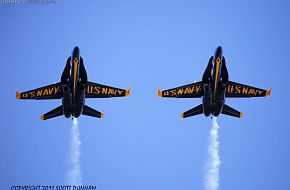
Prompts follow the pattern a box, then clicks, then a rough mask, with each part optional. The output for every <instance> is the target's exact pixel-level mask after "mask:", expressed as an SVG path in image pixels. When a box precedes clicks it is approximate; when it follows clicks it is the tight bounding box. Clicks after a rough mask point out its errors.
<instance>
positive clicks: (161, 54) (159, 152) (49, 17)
mask: <svg viewBox="0 0 290 190" xmlns="http://www.w3.org/2000/svg"><path fill="white" fill-rule="evenodd" d="M289 8H290V4H289V2H288V1H273V0H270V1H267V2H265V1H248V0H246V1H240V2H235V1H214V2H213V1H189V0H188V1H185V0H182V1H173V0H169V1H168V0H146V1H145V0H139V1H137V0H135V1H134V0H131V1H129V0H128V1H110V0H109V1H100V0H98V1H89V2H83V1H76V0H74V1H71V2H70V3H68V2H63V1H59V0H56V3H55V4H53V5H24V4H20V5H0V16H1V17H0V23H1V31H0V39H1V40H0V42H1V43H0V52H1V71H2V72H1V73H2V81H3V82H2V90H1V93H0V94H1V95H0V96H1V100H2V109H0V115H1V133H0V151H1V158H0V161H1V162H0V187H1V189H9V188H10V186H11V185H19V184H20V185H26V184H31V185H35V184H41V185H43V184H47V185H60V184H65V181H66V179H65V178H66V172H67V170H68V164H67V162H68V157H69V156H68V153H69V149H68V148H69V140H70V139H69V128H70V127H71V125H72V120H70V119H65V118H64V117H59V118H56V119H52V120H48V121H44V122H43V121H40V120H39V116H40V115H42V114H43V113H45V112H47V111H49V110H51V109H53V108H55V107H57V106H58V105H59V104H60V103H61V101H60V100H53V101H17V100H16V99H15V90H16V89H19V90H21V91H23V90H28V89H33V88H36V87H39V86H44V85H47V84H50V83H53V82H58V81H59V80H60V75H61V72H62V70H63V68H64V66H65V61H66V59H67V58H68V56H70V53H71V51H72V49H73V47H74V46H76V45H78V46H79V47H80V50H81V53H82V57H83V58H84V63H85V67H86V69H87V73H88V79H89V80H90V81H94V82H98V83H103V84H107V85H112V86H116V87H121V88H127V87H129V86H130V87H131V96H130V97H128V98H119V99H118V98H115V99H94V100H87V104H88V105H89V106H91V107H93V108H95V109H97V110H99V111H102V112H103V113H105V118H104V119H102V120H100V119H95V118H90V117H86V116H82V117H80V118H79V127H80V134H81V137H80V138H81V142H82V144H81V151H82V156H81V168H82V177H83V183H84V184H88V185H96V186H97V187H98V189H100V190H112V189H120V190H122V189H126V190H131V189H132V190H133V189H134V190H135V189H138V190H147V189H152V190H154V189H156V190H157V189H158V190H160V189H166V190H177V189H178V190H179V189H184V190H190V189H203V181H204V180H203V178H204V173H205V172H204V168H205V164H206V161H207V147H208V134H209V131H210V127H211V119H210V118H206V117H204V116H197V117H191V118H189V119H183V120H182V119H180V118H179V115H180V113H182V112H184V111H186V110H188V109H190V108H192V107H194V106H196V105H198V104H200V103H201V100H200V99H160V98H159V97H158V96H157V88H158V87H160V88H161V89H167V88H171V87H175V86H179V85H184V84H187V83H191V82H193V81H198V80H200V79H201V76H202V74H203V71H204V69H205V67H206V64H207V61H208V59H209V57H210V56H211V55H212V54H213V52H214V49H215V48H216V47H217V46H218V45H221V46H223V50H224V56H225V58H226V62H227V68H228V71H229V77H230V80H232V81H236V82H240V83H245V84H249V85H253V86H257V87H261V88H265V89H266V88H268V87H269V86H272V87H273V92H272V94H271V96H270V97H269V98H256V99H227V104H228V105H230V106H232V107H234V108H236V109H238V110H240V111H242V112H243V113H244V118H243V119H236V118H231V117H228V116H220V117H219V118H218V122H219V124H220V136H219V141H220V158H221V161H222V164H221V171H220V188H221V189H223V190H227V189H236V190H244V189H247V190H254V189H264V190H271V189H280V190H287V189H290V181H289V174H290V173H289V169H290V151H289V145H290V143H289V134H290V129H289V124H288V123H289V122H288V120H287V119H288V117H289V109H288V108H289V106H290V105H289V100H288V97H289V93H290V86H289V83H288V81H289V73H288V72H289V70H290V65H289V44H290V37H289V34H290V12H289Z"/></svg>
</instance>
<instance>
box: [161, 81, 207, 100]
mask: <svg viewBox="0 0 290 190" xmlns="http://www.w3.org/2000/svg"><path fill="white" fill-rule="evenodd" d="M158 96H160V97H169V98H199V97H201V96H203V87H202V82H201V81H200V82H195V83H192V84H188V85H184V86H180V87H176V88H171V89H168V90H163V91H161V90H160V89H158Z"/></svg>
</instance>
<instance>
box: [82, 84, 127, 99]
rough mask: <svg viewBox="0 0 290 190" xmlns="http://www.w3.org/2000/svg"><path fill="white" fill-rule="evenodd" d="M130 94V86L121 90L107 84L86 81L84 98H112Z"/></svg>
mask: <svg viewBox="0 0 290 190" xmlns="http://www.w3.org/2000/svg"><path fill="white" fill-rule="evenodd" d="M129 95H130V88H128V89H127V90H123V89H120V88H115V87H111V86H107V85H102V84H98V83H93V82H87V86H86V98H112V97H123V96H129Z"/></svg>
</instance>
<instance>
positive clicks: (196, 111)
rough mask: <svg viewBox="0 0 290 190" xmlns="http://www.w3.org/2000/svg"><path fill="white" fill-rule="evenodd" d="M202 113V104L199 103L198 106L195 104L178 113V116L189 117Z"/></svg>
mask: <svg viewBox="0 0 290 190" xmlns="http://www.w3.org/2000/svg"><path fill="white" fill-rule="evenodd" d="M202 113H203V107H202V104H200V105H199V106H196V107H194V108H192V109H190V110H188V111H186V112H184V113H183V114H181V115H180V117H181V118H186V117H191V116H194V115H198V114H202Z"/></svg>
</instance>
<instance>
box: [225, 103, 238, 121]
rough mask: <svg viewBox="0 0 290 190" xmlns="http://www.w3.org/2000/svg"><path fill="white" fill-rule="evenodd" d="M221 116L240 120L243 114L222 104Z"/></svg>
mask: <svg viewBox="0 0 290 190" xmlns="http://www.w3.org/2000/svg"><path fill="white" fill-rule="evenodd" d="M222 114H225V115H229V116H233V117H238V118H242V117H243V113H242V112H239V111H237V110H235V109H234V108H231V107H230V106H228V105H226V104H224V107H223V111H222Z"/></svg>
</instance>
